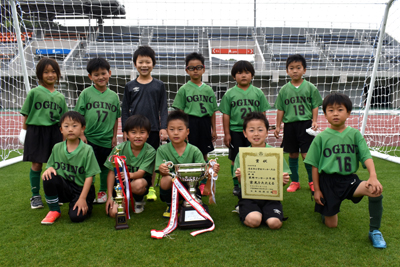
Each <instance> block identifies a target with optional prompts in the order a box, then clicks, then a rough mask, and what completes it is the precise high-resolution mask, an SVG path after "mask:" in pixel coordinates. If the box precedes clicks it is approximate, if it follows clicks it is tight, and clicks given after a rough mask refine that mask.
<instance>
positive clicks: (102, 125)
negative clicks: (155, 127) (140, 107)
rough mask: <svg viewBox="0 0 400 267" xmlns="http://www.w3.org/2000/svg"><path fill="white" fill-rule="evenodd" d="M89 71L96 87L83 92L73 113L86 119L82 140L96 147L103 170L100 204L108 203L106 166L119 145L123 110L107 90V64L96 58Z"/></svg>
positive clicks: (113, 95) (114, 95) (98, 194)
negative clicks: (118, 139)
mask: <svg viewBox="0 0 400 267" xmlns="http://www.w3.org/2000/svg"><path fill="white" fill-rule="evenodd" d="M86 69H87V71H88V73H89V74H88V76H89V79H90V80H91V81H92V82H93V83H94V84H93V85H92V86H90V87H88V88H86V89H85V90H83V91H82V93H81V94H80V95H79V98H78V102H77V103H76V106H75V109H74V110H75V111H77V112H79V113H80V114H82V115H83V116H84V117H85V120H86V124H87V127H86V129H85V132H84V133H83V134H82V136H81V139H82V141H83V142H85V143H87V144H89V145H90V146H92V147H93V151H94V154H95V155H96V159H97V162H98V164H99V166H100V169H101V172H100V190H99V192H98V193H97V203H105V202H106V201H107V194H106V191H107V175H108V169H107V168H106V167H105V166H104V162H106V160H107V157H108V155H109V154H110V152H111V149H112V148H113V147H115V146H116V145H117V130H118V118H119V117H121V109H120V103H119V98H118V95H117V94H116V93H115V92H113V91H111V90H110V89H109V88H108V87H107V84H108V81H109V79H110V76H111V71H110V64H109V63H108V62H107V60H105V59H104V58H93V59H91V60H89V62H88V63H87V66H86ZM95 202H96V200H95Z"/></svg>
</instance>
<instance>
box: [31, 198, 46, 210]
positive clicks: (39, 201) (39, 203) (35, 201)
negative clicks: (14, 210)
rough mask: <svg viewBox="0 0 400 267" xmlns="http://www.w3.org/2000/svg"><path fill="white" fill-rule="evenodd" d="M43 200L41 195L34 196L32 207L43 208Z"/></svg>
mask: <svg viewBox="0 0 400 267" xmlns="http://www.w3.org/2000/svg"><path fill="white" fill-rule="evenodd" d="M43 207H44V206H43V202H42V197H41V196H33V197H32V198H31V208H32V209H43Z"/></svg>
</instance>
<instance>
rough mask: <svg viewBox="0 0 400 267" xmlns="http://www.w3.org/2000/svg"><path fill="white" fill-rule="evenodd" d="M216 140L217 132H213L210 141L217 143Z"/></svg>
mask: <svg viewBox="0 0 400 267" xmlns="http://www.w3.org/2000/svg"><path fill="white" fill-rule="evenodd" d="M217 138H218V135H217V131H214V130H213V131H212V133H211V141H212V142H215V141H217Z"/></svg>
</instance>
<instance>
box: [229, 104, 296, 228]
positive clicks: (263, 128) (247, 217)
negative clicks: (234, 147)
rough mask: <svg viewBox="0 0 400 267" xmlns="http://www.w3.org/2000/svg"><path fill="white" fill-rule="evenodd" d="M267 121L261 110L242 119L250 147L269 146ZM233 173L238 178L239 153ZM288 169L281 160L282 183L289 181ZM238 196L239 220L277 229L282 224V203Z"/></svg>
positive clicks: (239, 176) (244, 132)
mask: <svg viewBox="0 0 400 267" xmlns="http://www.w3.org/2000/svg"><path fill="white" fill-rule="evenodd" d="M268 128H269V123H268V120H267V118H266V117H265V115H264V114H263V113H261V112H250V113H247V115H246V117H244V120H243V134H244V136H245V137H246V138H247V140H249V142H250V144H251V147H271V146H270V145H268V144H267V143H265V139H266V138H267V136H268ZM234 169H235V174H234V176H235V177H236V178H237V179H238V180H239V182H240V178H241V172H240V158H239V155H237V156H236V159H235V165H234ZM289 174H290V169H289V167H288V165H287V163H286V161H285V160H283V179H282V180H283V184H284V185H285V184H287V183H288V182H289V179H290V177H289ZM238 197H239V203H238V208H239V216H240V220H241V221H242V222H243V223H244V224H245V225H247V226H248V227H252V228H254V227H258V226H260V225H261V223H262V222H265V223H266V224H267V225H268V227H269V228H271V229H273V230H274V229H279V228H281V226H282V221H284V220H285V218H284V217H283V210H282V204H281V202H280V201H276V200H260V199H243V198H242V196H241V195H239V196H238Z"/></svg>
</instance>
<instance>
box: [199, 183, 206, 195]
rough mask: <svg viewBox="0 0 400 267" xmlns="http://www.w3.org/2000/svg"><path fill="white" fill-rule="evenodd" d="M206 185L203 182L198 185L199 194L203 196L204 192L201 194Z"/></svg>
mask: <svg viewBox="0 0 400 267" xmlns="http://www.w3.org/2000/svg"><path fill="white" fill-rule="evenodd" d="M205 187H206V185H205V184H201V185H200V186H199V189H200V194H201V195H202V196H203V195H204V194H203V192H204V188H205Z"/></svg>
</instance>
